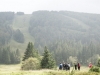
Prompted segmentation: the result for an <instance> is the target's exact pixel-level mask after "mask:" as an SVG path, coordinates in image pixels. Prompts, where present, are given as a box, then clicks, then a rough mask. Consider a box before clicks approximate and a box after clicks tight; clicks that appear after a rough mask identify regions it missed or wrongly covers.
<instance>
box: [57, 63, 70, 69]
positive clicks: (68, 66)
mask: <svg viewBox="0 0 100 75" xmlns="http://www.w3.org/2000/svg"><path fill="white" fill-rule="evenodd" d="M59 70H70V64H69V63H68V64H67V63H63V64H62V63H60V65H59Z"/></svg>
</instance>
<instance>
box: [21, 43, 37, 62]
mask: <svg viewBox="0 0 100 75" xmlns="http://www.w3.org/2000/svg"><path fill="white" fill-rule="evenodd" d="M37 56H38V52H37V51H36V50H35V49H34V47H33V44H32V42H29V43H28V46H27V48H26V51H25V54H24V57H23V61H25V60H26V59H28V58H29V57H37Z"/></svg>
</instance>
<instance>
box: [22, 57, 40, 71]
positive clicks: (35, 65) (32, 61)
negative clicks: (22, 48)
mask: <svg viewBox="0 0 100 75" xmlns="http://www.w3.org/2000/svg"><path fill="white" fill-rule="evenodd" d="M21 69H22V70H37V69H40V61H39V60H38V59H37V58H32V57H31V58H28V59H26V60H25V61H24V62H23V63H22V66H21Z"/></svg>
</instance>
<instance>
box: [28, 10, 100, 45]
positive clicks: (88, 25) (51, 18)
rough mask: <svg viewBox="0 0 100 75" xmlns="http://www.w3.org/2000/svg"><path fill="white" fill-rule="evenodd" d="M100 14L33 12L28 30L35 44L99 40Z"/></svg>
mask: <svg viewBox="0 0 100 75" xmlns="http://www.w3.org/2000/svg"><path fill="white" fill-rule="evenodd" d="M99 31H100V15H99V14H87V13H77V12H69V11H60V12H54V11H52V12H49V11H37V12H33V14H32V18H31V19H30V26H29V32H30V34H31V35H32V36H33V37H34V38H35V41H36V42H35V44H36V45H37V46H39V45H41V46H44V45H47V44H48V43H51V42H52V41H56V40H76V41H82V42H83V43H88V42H90V41H96V42H100V38H99V36H100V33H99Z"/></svg>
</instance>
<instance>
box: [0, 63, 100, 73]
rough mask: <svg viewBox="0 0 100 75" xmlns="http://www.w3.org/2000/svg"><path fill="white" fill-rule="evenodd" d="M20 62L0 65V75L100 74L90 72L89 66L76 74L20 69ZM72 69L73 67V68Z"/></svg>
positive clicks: (62, 71) (63, 71) (61, 71)
mask: <svg viewBox="0 0 100 75" xmlns="http://www.w3.org/2000/svg"><path fill="white" fill-rule="evenodd" d="M20 66H21V65H20V64H17V65H0V75H100V74H99V73H95V72H88V71H89V68H88V67H81V70H80V71H78V70H77V71H75V73H74V74H70V72H71V71H65V70H49V69H43V70H29V71H22V70H20ZM71 70H72V68H71Z"/></svg>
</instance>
